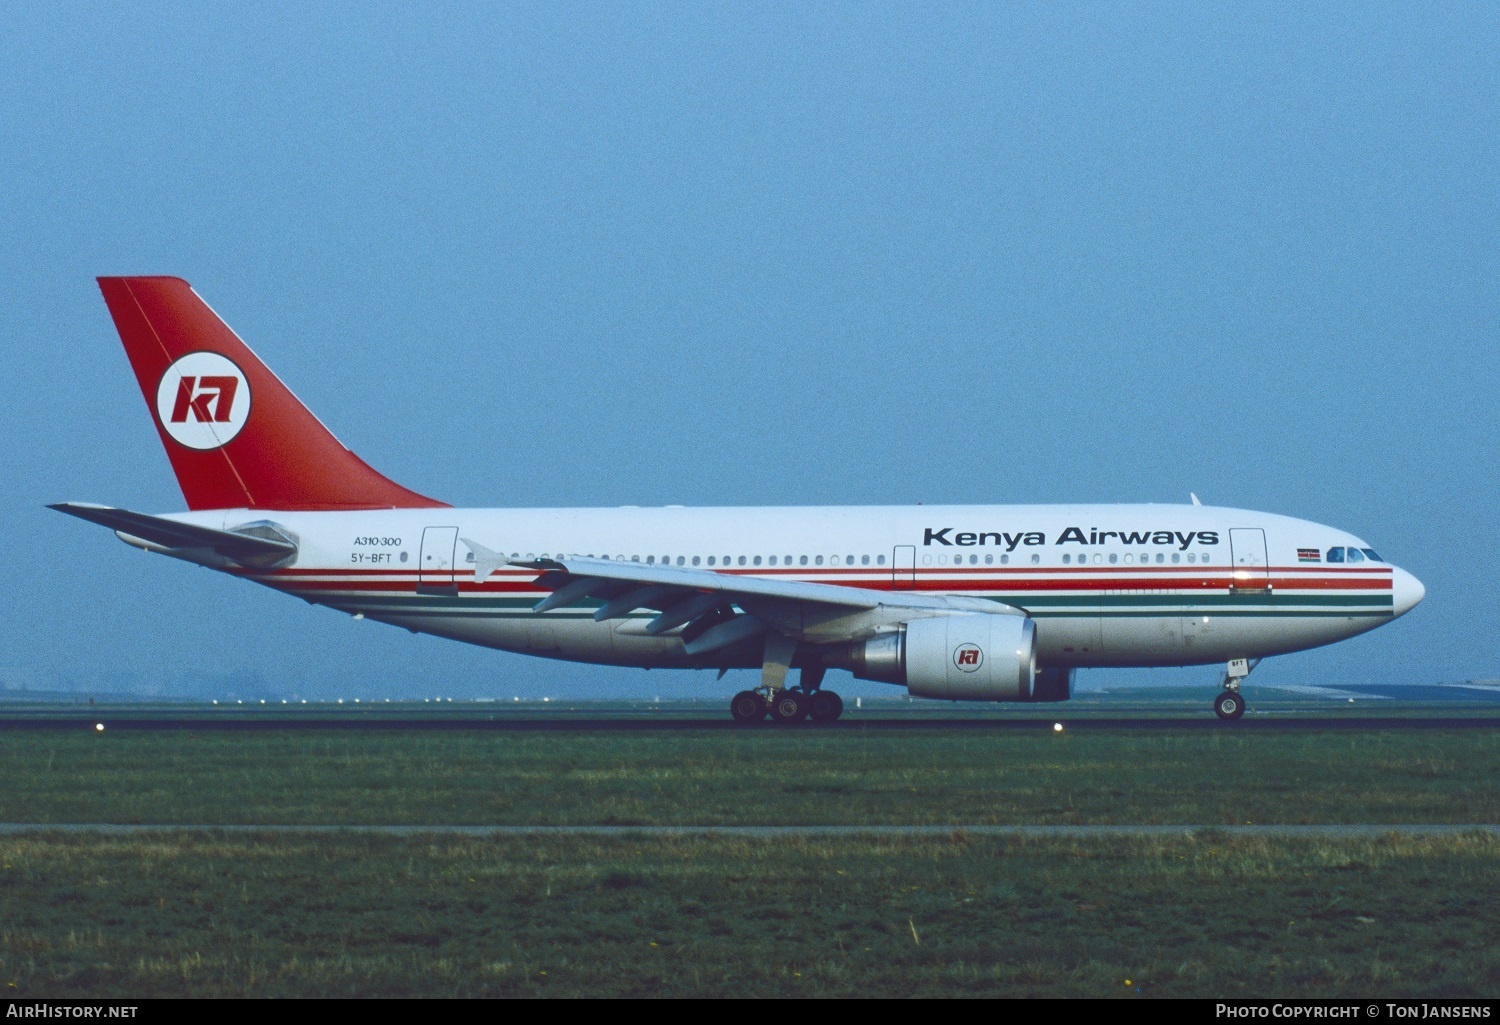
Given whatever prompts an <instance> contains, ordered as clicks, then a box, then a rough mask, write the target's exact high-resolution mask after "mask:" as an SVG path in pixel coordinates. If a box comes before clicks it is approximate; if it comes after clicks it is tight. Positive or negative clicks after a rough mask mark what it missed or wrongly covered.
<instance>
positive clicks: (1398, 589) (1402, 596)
mask: <svg viewBox="0 0 1500 1025" xmlns="http://www.w3.org/2000/svg"><path fill="white" fill-rule="evenodd" d="M1392 577H1393V579H1392V580H1391V597H1392V599H1393V605H1394V606H1395V613H1396V615H1398V616H1404V615H1406V614H1407V613H1408V612H1410V611H1411V610H1412V609H1414V608H1416V607H1417V602H1419V601H1421V600H1422V599H1423V598H1424V597H1425V596H1426V595H1427V588H1425V587H1423V586H1422V581H1420V580H1418V579H1417V578H1416V577H1414V576H1412V575H1411V574H1410V573H1408V572H1406V570H1404V569H1400V568H1398V567H1392Z"/></svg>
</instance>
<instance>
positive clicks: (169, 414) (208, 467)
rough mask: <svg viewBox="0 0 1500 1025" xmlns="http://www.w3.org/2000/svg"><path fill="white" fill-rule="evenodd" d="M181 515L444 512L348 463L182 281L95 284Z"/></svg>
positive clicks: (343, 451) (345, 453) (359, 463)
mask: <svg viewBox="0 0 1500 1025" xmlns="http://www.w3.org/2000/svg"><path fill="white" fill-rule="evenodd" d="M99 288H100V290H101V291H102V292H103V293H104V301H105V303H106V304H108V306H109V312H110V315H111V316H113V317H114V320H115V327H116V328H117V329H118V330H119V332H120V340H121V341H122V342H124V343H125V353H126V355H127V356H129V357H130V365H131V367H132V368H133V369H134V370H135V376H136V380H137V381H138V382H139V383H140V386H141V393H142V394H143V395H144V396H145V398H146V406H147V408H149V409H150V410H151V418H152V420H153V421H154V422H155V423H156V429H157V432H158V433H159V434H160V435H161V443H162V445H163V446H164V447H165V448H166V450H167V457H168V458H169V459H170V460H171V461H172V469H173V470H174V471H175V472H176V474H177V483H178V484H179V485H181V487H182V494H183V496H184V497H185V498H186V499H187V504H188V508H189V509H231V508H251V509H285V510H294V509H405V508H422V507H433V506H442V505H443V503H442V502H435V501H433V500H432V499H430V498H424V497H423V496H421V495H419V494H417V493H416V492H414V491H408V490H407V489H406V488H403V487H402V486H401V485H399V484H397V483H395V482H394V481H391V480H389V479H387V478H386V477H384V476H382V475H381V474H379V473H377V472H376V471H375V470H373V469H371V467H370V466H369V465H368V464H367V463H365V461H364V460H362V459H360V458H359V456H357V455H355V454H354V453H353V452H350V451H349V450H348V449H347V448H345V447H344V446H343V445H342V444H340V443H339V440H338V439H337V438H335V437H334V436H333V435H332V434H331V433H330V432H329V431H328V429H327V428H326V427H324V426H323V425H322V424H321V423H320V422H319V421H318V418H317V417H315V416H313V414H312V413H311V412H310V411H309V410H308V408H307V407H306V406H304V405H303V404H302V403H301V402H300V401H299V400H298V399H297V396H295V395H293V394H292V393H291V390H290V389H288V388H287V386H286V385H284V384H282V383H281V381H280V380H279V379H278V378H277V377H276V375H275V374H273V373H271V371H270V370H269V369H267V367H266V365H265V364H264V363H262V362H261V361H260V360H259V358H257V357H256V355H255V353H253V352H251V351H250V348H249V347H248V346H247V345H245V343H244V342H242V341H240V340H239V338H238V337H237V336H236V335H235V333H234V332H233V331H231V330H230V329H229V326H228V325H227V324H225V323H224V322H223V321H222V320H220V319H219V317H218V315H217V314H216V313H214V311H213V310H211V309H209V307H208V304H206V303H205V302H204V301H203V300H202V299H200V298H198V294H197V293H196V292H194V291H193V289H192V286H190V285H189V284H188V283H187V282H186V281H183V280H182V279H181V278H169V277H131V278H100V279H99Z"/></svg>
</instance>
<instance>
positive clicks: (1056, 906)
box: [0, 833, 1500, 998]
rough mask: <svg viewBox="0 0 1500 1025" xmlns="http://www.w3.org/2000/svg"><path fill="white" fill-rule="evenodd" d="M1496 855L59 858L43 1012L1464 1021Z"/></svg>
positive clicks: (11, 918)
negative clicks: (713, 1004) (202, 999)
mask: <svg viewBox="0 0 1500 1025" xmlns="http://www.w3.org/2000/svg"><path fill="white" fill-rule="evenodd" d="M1496 853H1497V852H1496V841H1495V840H1494V839H1492V838H1490V837H1486V836H1445V837H1439V838H1427V839H1402V838H1399V837H1389V838H1384V839H1379V840H1338V841H1272V840H1268V839H1265V838H1254V837H1251V838H1246V837H1229V836H1226V835H1222V834H1221V835H1217V836H1216V835H1213V834H1199V835H1197V836H1195V837H1182V838H1149V839H1127V840H1112V841H1076V842H1072V841H1067V840H1051V839H1048V840H1036V839H1020V838H1014V839H994V838H971V837H966V836H964V835H962V834H955V835H953V836H951V837H946V838H930V839H870V838H848V837H840V838H819V839H807V840H796V839H792V840H786V839H780V840H775V841H770V840H744V839H737V838H723V837H720V838H703V837H698V838H651V839H632V838H629V837H619V838H613V837H612V838H604V839H601V838H590V837H568V836H555V835H554V836H547V837H536V836H533V837H503V838H494V839H472V838H456V837H455V838H438V839H432V838H426V839H423V838H409V837H385V836H368V835H355V834H347V833H341V834H333V835H323V836H317V837H309V836H306V835H303V836H295V835H287V834H280V835H277V834H257V835H246V834H233V835H230V834H213V833H201V834H159V835H154V836H132V837H108V838H100V837H86V836H79V835H65V836H64V835H57V834H42V835H34V836H28V837H24V838H5V839H3V840H0V857H3V862H0V864H3V866H4V867H3V869H0V880H3V886H0V917H3V922H4V924H3V927H0V979H3V981H4V985H5V988H6V992H7V993H8V994H10V995H12V996H18V997H23V998H24V997H39V996H72V997H87V996H120V995H130V996H137V997H152V996H178V995H181V996H221V995H244V996H334V995H344V994H348V995H357V996H383V995H389V996H479V995H563V996H581V995H591V996H656V995H724V996H737V995H758V996H775V995H805V996H905V995H917V996H939V995H973V996H1028V995H1050V996H1110V995H1114V996H1119V997H1139V996H1217V997H1236V996H1244V997H1251V996H1253V997H1273V996H1294V995H1296V996H1335V995H1348V996H1360V997H1368V996H1372V995H1376V994H1378V995H1381V996H1417V995H1425V996H1435V995H1446V996H1474V995H1491V996H1492V995H1493V994H1494V993H1495V992H1496V990H1497V989H1500V892H1497V890H1496V888H1495V887H1494V886H1493V885H1492V883H1493V879H1494V868H1495V855H1496Z"/></svg>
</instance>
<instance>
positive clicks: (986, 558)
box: [984, 552, 995, 566]
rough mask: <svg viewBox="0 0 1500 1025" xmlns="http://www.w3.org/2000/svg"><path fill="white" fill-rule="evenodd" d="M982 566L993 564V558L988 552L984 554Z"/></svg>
mask: <svg viewBox="0 0 1500 1025" xmlns="http://www.w3.org/2000/svg"><path fill="white" fill-rule="evenodd" d="M984 564H985V565H986V566H993V565H994V564H995V557H994V556H993V555H991V554H990V553H989V552H986V553H985V554H984Z"/></svg>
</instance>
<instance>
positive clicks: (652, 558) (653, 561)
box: [646, 555, 656, 566]
mask: <svg viewBox="0 0 1500 1025" xmlns="http://www.w3.org/2000/svg"><path fill="white" fill-rule="evenodd" d="M646 565H648V566H654V565H656V556H654V555H648V556H646Z"/></svg>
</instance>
